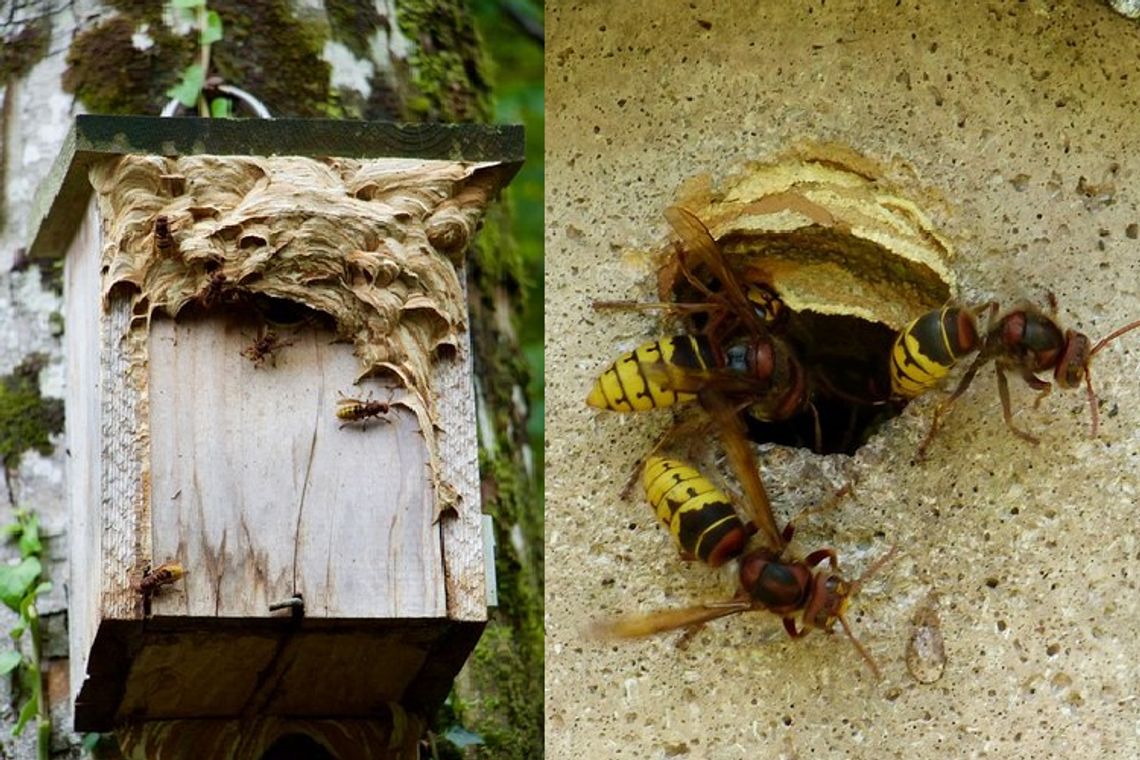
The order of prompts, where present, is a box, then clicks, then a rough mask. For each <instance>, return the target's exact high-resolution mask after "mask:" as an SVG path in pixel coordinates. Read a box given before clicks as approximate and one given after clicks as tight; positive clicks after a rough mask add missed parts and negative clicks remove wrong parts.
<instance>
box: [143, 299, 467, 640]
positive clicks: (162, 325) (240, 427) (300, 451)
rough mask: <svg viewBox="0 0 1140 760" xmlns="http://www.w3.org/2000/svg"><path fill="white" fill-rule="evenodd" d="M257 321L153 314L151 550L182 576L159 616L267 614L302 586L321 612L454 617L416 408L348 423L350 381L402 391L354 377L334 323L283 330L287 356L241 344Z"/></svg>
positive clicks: (381, 395)
mask: <svg viewBox="0 0 1140 760" xmlns="http://www.w3.org/2000/svg"><path fill="white" fill-rule="evenodd" d="M256 335H257V326H256V323H254V322H251V321H239V320H231V319H228V318H225V317H207V318H204V319H200V320H186V321H183V322H179V323H175V322H173V321H170V320H163V319H157V320H155V322H154V323H153V324H152V328H151V333H150V340H149V352H150V369H149V372H150V392H151V399H150V401H151V417H150V428H151V430H152V431H153V433H152V451H151V457H152V458H153V462H154V473H153V481H152V486H153V495H154V507H153V534H154V539H153V540H154V550H155V554H154V560H155V561H156V562H163V561H167V560H178V561H180V562H182V563H183V564H184V565H185V566H186V568H187V577H186V579H185V581H184V585H180V584H176V585H175V586H173V587H171V589H172V590H173V592H174V593H165V594H162V595H160V596H158V597H157V598H156V599H155V600H154V607H153V609H154V613H155V614H156V615H192V616H209V615H214V616H221V617H254V618H257V617H266V616H268V615H269V614H270V613H269V610H268V606H269V604H270V603H272V602H276V601H279V600H283V599H288V598H289V597H291V596H293V595H294V594H295V593H300V594H302V595H303V597H304V600H305V615H306V616H307V617H318V618H389V617H444V616H445V615H446V612H447V609H446V598H445V590H444V583H443V561H442V557H441V552H442V547H441V543H440V536H439V528H438V526H436V525H434V524H433V523H432V517H433V511H432V510H433V501H432V493H431V489H430V479H429V477H428V471H427V466H428V465H427V453H426V447H425V445H424V441H423V437H422V435H421V433H420V430H419V425H418V422H417V420H416V417H415V416H414V415H413V414H411V413H409V412H408V411H407V410H405V409H402V408H400V407H398V406H394V407H393V408H392V410H391V412H390V413H389V415H388V418H387V419H388V421H387V422H382V421H377V420H370V421H366V422H364V423H357V424H353V425H348V426H344V427H343V428H342V427H341V426H342V424H343V423H342V421H341V420H339V419H337V417H336V416H335V411H336V407H337V400H338V394H339V393H344V394H345V395H346V396H359V397H362V398H366V397H368V394H369V393H371V394H372V398H374V399H376V400H381V401H385V400H387V399H388V398H389V397H390V396H391V394H392V391H391V389H389V388H386V387H385V386H383V385H381V384H380V382H378V381H373V380H366V381H362V383H361V385H360V386H354V385H353V384H352V379H353V378H354V377H355V376H356V374H357V371H358V367H357V364H356V360H355V358H354V357H353V356H352V351H351V349H350V348H349V347H348V346H346V345H343V344H333V343H332V342H331V340H332V335H331V333H328V332H325V331H322V330H317V329H314V328H306V329H303V330H300V331H297V332H292V333H282V338H284V339H288V340H292V341H293V344H292V345H289V346H286V347H284V348H281V349H280V350H278V351H277V353H276V357H275V363H276V366H271V364H270V363H267V364H266V365H265V366H263V367H258V366H256V365H255V364H254V363H253V362H252V361H250V360H249V359H248V358H246V357H245V356H243V355H242V353H241V352H242V350H243V349H245V348H247V347H248V346H249V345H250V344H251V343H252V342H253V340H254V338H255V337H256Z"/></svg>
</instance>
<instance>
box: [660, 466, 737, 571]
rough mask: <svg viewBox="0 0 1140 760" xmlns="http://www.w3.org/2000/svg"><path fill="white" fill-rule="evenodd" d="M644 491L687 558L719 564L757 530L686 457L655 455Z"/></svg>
mask: <svg viewBox="0 0 1140 760" xmlns="http://www.w3.org/2000/svg"><path fill="white" fill-rule="evenodd" d="M644 484H645V496H646V498H647V499H648V500H649V505H650V506H651V507H652V508H653V510H654V512H656V514H657V517H658V519H659V520H661V522H662V523H664V525H665V527H666V528H668V529H669V532H670V533H672V534H673V538H674V539H675V540H676V542H677V546H678V548H679V549H680V550H681V557H682V558H683V559H685V560H694V559H699V560H701V561H702V562H706V563H708V565H709V566H711V567H720V566H721V565H723V564H724V563H725V562H727V561H729V560H731V559H735V558H736V557H738V556H740V554H741V553H742V552H743V551H744V546H745V544H746V543H747V542H748V537H749V536H750V535H752V534H753V533H755V532H756V527H755V526H754V525H752V524H751V523H749V524H747V525H746V524H745V523H744V521H742V520H741V519H740V515H739V514H737V512H736V507H734V506H733V505H732V502H731V501H730V500H729V498H728V497H727V496H726V495H725V494H724V492H723V491H721V490H720V489H719V488H717V487H716V486H714V485H713V484H712V483H711V482H709V480H708V479H706V478H705V477H704V476H703V475H701V473H699V472H698V471H697V470H695V469H693V468H692V467H690V466H688V465H687V464H685V463H684V462H681V461H678V460H676V459H666V458H664V457H658V456H651V457H649V459H648V460H647V461H646V463H645V473H644Z"/></svg>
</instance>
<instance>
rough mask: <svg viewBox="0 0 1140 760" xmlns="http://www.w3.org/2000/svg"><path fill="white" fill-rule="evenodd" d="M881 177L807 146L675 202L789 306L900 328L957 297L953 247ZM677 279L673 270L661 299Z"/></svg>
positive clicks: (852, 160)
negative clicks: (766, 283)
mask: <svg viewBox="0 0 1140 760" xmlns="http://www.w3.org/2000/svg"><path fill="white" fill-rule="evenodd" d="M884 174H885V172H884V171H883V169H882V167H880V166H879V165H878V164H876V163H875V162H874V161H872V160H870V159H868V158H865V157H863V156H860V155H858V154H856V153H855V152H854V151H852V150H850V149H848V148H843V147H840V146H835V145H812V146H804V147H800V148H797V149H794V150H792V151H789V152H788V153H785V154H783V155H782V156H780V157H778V158H777V159H776V160H774V161H772V162H765V163H753V164H749V165H748V166H747V167H746V168H745V169H744V171H742V172H741V173H740V174H738V175H736V176H734V177H731V178H729V179H727V180H726V181H725V182H724V183H723V186H722V187H720V188H717V189H716V190H714V189H713V188H712V187H711V183H710V181H709V180H708V178H707V177H705V178H700V179H699V180H698V181H696V182H693V183H690V185H689V187H688V188H687V192H682V195H681V197H680V198H679V199H678V204H679V205H681V206H684V207H685V208H687V209H689V210H690V211H692V212H693V213H694V214H696V215H697V216H698V217H700V219H701V220H702V221H703V222H704V223H705V225H706V226H707V227H708V228H709V231H710V232H711V233H712V235H713V237H714V238H716V239H717V241H718V242H719V244H720V246H721V248H722V250H724V251H725V253H726V254H728V255H729V258H730V261H733V262H734V264H733V265H734V267H736V266H741V267H743V268H746V269H748V270H751V272H752V273H753V274H754V277H752V278H751V279H755V280H760V281H764V282H768V283H771V284H772V285H773V286H774V287H775V288H776V290H777V291H778V293H779V295H780V298H781V299H783V301H784V303H785V304H786V305H787V306H789V307H790V308H791V309H792V310H794V311H797V312H800V311H812V312H816V313H819V314H835V315H846V316H853V317H860V318H862V319H865V320H868V321H870V322H878V323H881V324H884V325H886V326H887V327H889V328H890V329H891V330H899V329H901V328H903V327H904V326H906V324H907V323H908V322H909V321H910V320H911V319H914V318H915V317H916V316H918V315H919V314H923V313H925V312H926V311H929V310H930V309H933V308H936V307H938V306H940V305H941V304H943V303H945V302H946V301H947V300H949V299H950V298H951V297H953V296H954V295H955V293H956V280H955V277H954V273H953V272H952V271H951V270H950V268H949V261H950V259H952V258H953V252H952V250H951V248H950V245H949V243H948V242H947V241H946V240H945V239H944V238H943V237H942V236H941V235H940V234H939V233H938V232H937V231H936V230H935V229H934V227H933V225H932V224H931V222H930V220H929V219H928V218H927V217H926V215H925V214H924V213H923V212H922V210H921V209H920V208H919V207H918V206H917V205H915V203H914V202H913V201H911V200H909V199H907V198H906V197H903V195H902V194H901V191H900V190H899V189H898V188H896V187H894V186H893V185H892V184H891V183H889V182H887V181H886V180H885V179H883V176H884ZM735 257H744V263H743V264H741V263H740V262H741V259H739V258H735ZM675 283H676V278H675V275H672V274H669V273H666V275H665V279H664V280H663V281H662V283H661V285H662V290H663V291H665V292H663V293H662V297H663V298H664V297H668V293H669V291H671V290H672V289H673V286H674V284H675Z"/></svg>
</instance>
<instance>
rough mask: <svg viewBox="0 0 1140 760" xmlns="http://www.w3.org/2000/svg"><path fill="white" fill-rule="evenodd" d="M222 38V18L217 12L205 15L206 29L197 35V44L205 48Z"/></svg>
mask: <svg viewBox="0 0 1140 760" xmlns="http://www.w3.org/2000/svg"><path fill="white" fill-rule="evenodd" d="M221 38H222V17H221V16H219V15H218V12H217V11H209V12H208V13H206V27H205V28H204V29H203V30H202V31H201V33H200V34H199V35H198V42H199V44H200V45H202V46H203V47H205V46H206V45H209V44H210V43H213V42H217V41H218V40H220V39H221Z"/></svg>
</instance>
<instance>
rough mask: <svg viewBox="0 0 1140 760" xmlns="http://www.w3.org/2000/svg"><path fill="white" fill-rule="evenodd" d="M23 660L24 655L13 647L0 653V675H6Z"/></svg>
mask: <svg viewBox="0 0 1140 760" xmlns="http://www.w3.org/2000/svg"><path fill="white" fill-rule="evenodd" d="M23 661H24V656H23V655H22V654H20V653H19V652H17V651H16V650H14V649H9V650H8V651H7V652H3V653H0V676H6V675H8V674H9V673H11V672H12V671H13V670H15V669H16V666H17V665H19V664H20V663H21V662H23Z"/></svg>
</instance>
